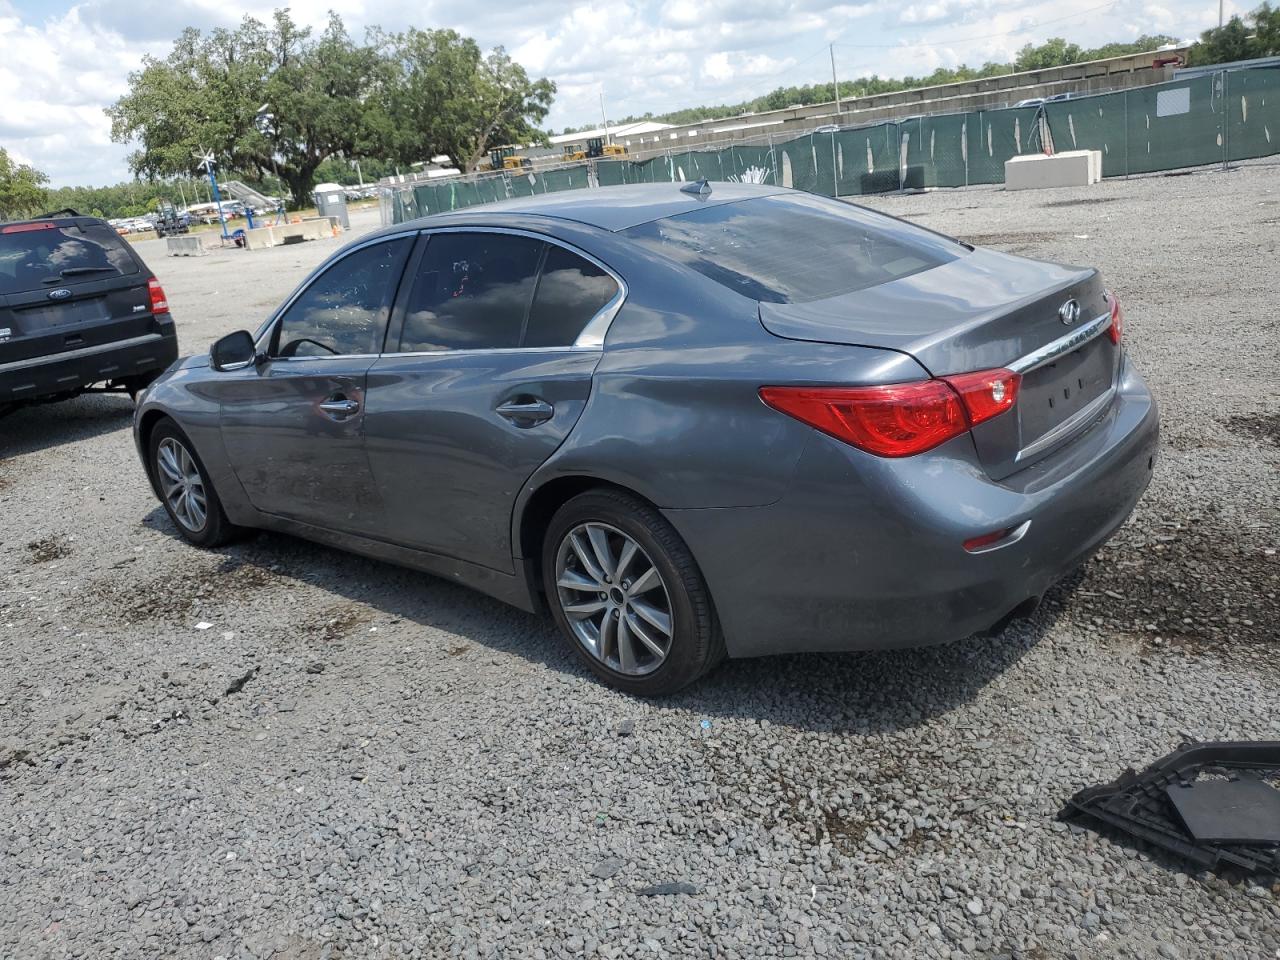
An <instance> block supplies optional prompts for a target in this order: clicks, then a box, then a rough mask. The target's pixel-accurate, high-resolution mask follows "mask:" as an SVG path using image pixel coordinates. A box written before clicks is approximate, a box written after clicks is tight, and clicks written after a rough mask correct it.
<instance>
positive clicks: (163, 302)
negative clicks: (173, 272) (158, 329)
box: [147, 277, 169, 313]
mask: <svg viewBox="0 0 1280 960" xmlns="http://www.w3.org/2000/svg"><path fill="white" fill-rule="evenodd" d="M147 294H148V296H150V298H151V312H152V313H168V312H169V301H168V299H167V298H166V297H165V295H164V287H162V286H160V281H159V280H157V279H156V278H155V277H152V278H151V279H150V280H148V281H147Z"/></svg>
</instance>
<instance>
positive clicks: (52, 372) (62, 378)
mask: <svg viewBox="0 0 1280 960" xmlns="http://www.w3.org/2000/svg"><path fill="white" fill-rule="evenodd" d="M159 326H160V330H159V332H155V333H147V334H143V335H141V336H137V337H130V338H129V339H127V340H117V341H115V342H113V343H103V344H97V345H94V346H92V347H83V348H81V349H78V350H67V351H64V352H62V353H55V354H49V355H47V356H42V357H32V358H30V359H28V360H15V361H13V362H11V363H2V364H0V403H13V402H17V401H22V400H34V399H38V398H40V397H47V396H52V395H55V394H59V393H67V392H70V391H74V390H78V389H80V388H81V387H86V386H88V385H90V384H93V383H102V382H104V381H107V380H123V379H124V378H126V377H136V376H139V375H141V374H146V373H153V372H154V373H158V372H160V371H161V370H163V369H164V368H165V367H167V366H169V364H171V363H173V361H174V360H176V359H178V338H177V335H176V334H175V332H174V328H173V323H172V322H169V323H161V324H160V325H159Z"/></svg>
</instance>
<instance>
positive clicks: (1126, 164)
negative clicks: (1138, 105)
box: [1124, 90, 1132, 180]
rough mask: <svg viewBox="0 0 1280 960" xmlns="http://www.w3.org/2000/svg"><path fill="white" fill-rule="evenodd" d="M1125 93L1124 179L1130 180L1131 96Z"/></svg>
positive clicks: (1128, 91)
mask: <svg viewBox="0 0 1280 960" xmlns="http://www.w3.org/2000/svg"><path fill="white" fill-rule="evenodd" d="M1131 92H1132V91H1130V90H1126V91H1125V92H1124V178H1125V179H1126V180H1128V179H1129V94H1130V93H1131Z"/></svg>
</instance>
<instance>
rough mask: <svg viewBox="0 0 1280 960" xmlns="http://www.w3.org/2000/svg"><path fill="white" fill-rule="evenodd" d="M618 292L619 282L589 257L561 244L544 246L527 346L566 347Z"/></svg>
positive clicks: (526, 336)
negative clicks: (544, 257) (583, 256)
mask: <svg viewBox="0 0 1280 960" xmlns="http://www.w3.org/2000/svg"><path fill="white" fill-rule="evenodd" d="M617 293H618V284H617V283H616V282H615V281H614V279H613V277H611V276H609V274H607V273H605V272H604V270H602V269H600V268H599V267H597V266H596V265H595V264H594V263H592V262H591V261H590V260H586V259H584V258H582V257H580V256H578V255H577V254H576V253H570V252H569V251H568V250H566V249H564V248H563V247H557V246H555V245H551V246H548V247H547V259H546V260H545V261H544V263H543V265H542V275H541V276H540V277H539V278H538V292H537V293H536V294H535V295H534V298H533V309H532V310H530V312H529V323H528V326H527V327H526V329H525V335H524V344H523V345H524V346H526V347H568V346H572V345H573V342H574V341H575V340H577V339H578V334H580V333H582V328H583V327H585V326H586V325H587V324H588V323H590V322H591V318H592V317H594V316H595V315H596V314H597V313H599V312H600V311H601V310H602V309H604V306H605V304H607V303H608V302H609V301H610V300H612V299H613V298H614V296H616V295H617Z"/></svg>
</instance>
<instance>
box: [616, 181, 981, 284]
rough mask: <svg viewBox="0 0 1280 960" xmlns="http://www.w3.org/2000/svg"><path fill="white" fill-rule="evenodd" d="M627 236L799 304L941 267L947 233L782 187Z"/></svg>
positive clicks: (724, 279) (951, 250) (953, 249)
mask: <svg viewBox="0 0 1280 960" xmlns="http://www.w3.org/2000/svg"><path fill="white" fill-rule="evenodd" d="M624 233H625V235H626V236H628V237H630V238H631V239H633V240H635V241H637V242H639V243H641V244H643V245H644V246H646V247H650V248H651V249H653V250H655V251H657V252H658V253H660V254H662V255H663V256H666V257H668V258H670V259H672V260H675V261H678V262H679V263H682V264H684V265H686V266H688V267H692V268H693V269H694V270H697V271H698V272H699V273H701V274H704V275H706V276H708V277H710V278H711V279H712V280H715V281H718V282H719V283H722V284H724V286H726V287H728V288H730V289H731V290H736V291H737V292H738V293H741V294H742V295H743V296H746V297H750V298H751V299H753V300H762V301H766V302H768V303H805V302H807V301H810V300H825V299H827V298H828V297H838V296H840V295H841V294H845V293H852V292H854V291H855V290H862V289H865V288H867V287H874V286H876V285H877V284H881V283H888V282H889V281H891V280H897V279H899V278H901V277H907V276H910V275H911V274H913V273H919V272H920V271H922V270H929V269H931V268H933V267H937V266H941V265H942V264H944V263H948V262H949V261H951V260H954V259H956V258H957V257H959V256H963V255H964V254H965V253H966V252H967V249H966V248H965V247H964V246H962V245H961V244H959V243H957V242H956V241H954V240H950V239H948V238H946V237H943V236H940V235H939V234H935V233H931V232H930V231H928V230H924V229H921V228H920V227H915V226H912V225H911V224H908V223H903V222H901V221H899V220H893V219H891V218H889V217H884V216H881V215H879V214H876V213H873V212H871V211H870V210H864V209H862V208H860V207H855V206H851V205H849V204H847V203H841V202H840V201H838V200H828V199H826V198H824V197H814V196H806V195H803V194H799V195H797V194H787V195H784V196H775V197H757V198H756V199H753V200H743V201H740V202H738V203H725V204H720V205H718V206H713V207H703V208H701V209H698V210H694V211H693V212H692V213H684V214H680V215H679V216H675V217H666V218H664V219H661V220H654V221H652V222H650V223H642V224H640V225H638V226H635V227H632V228H631V229H629V230H626V231H625V232H624Z"/></svg>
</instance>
